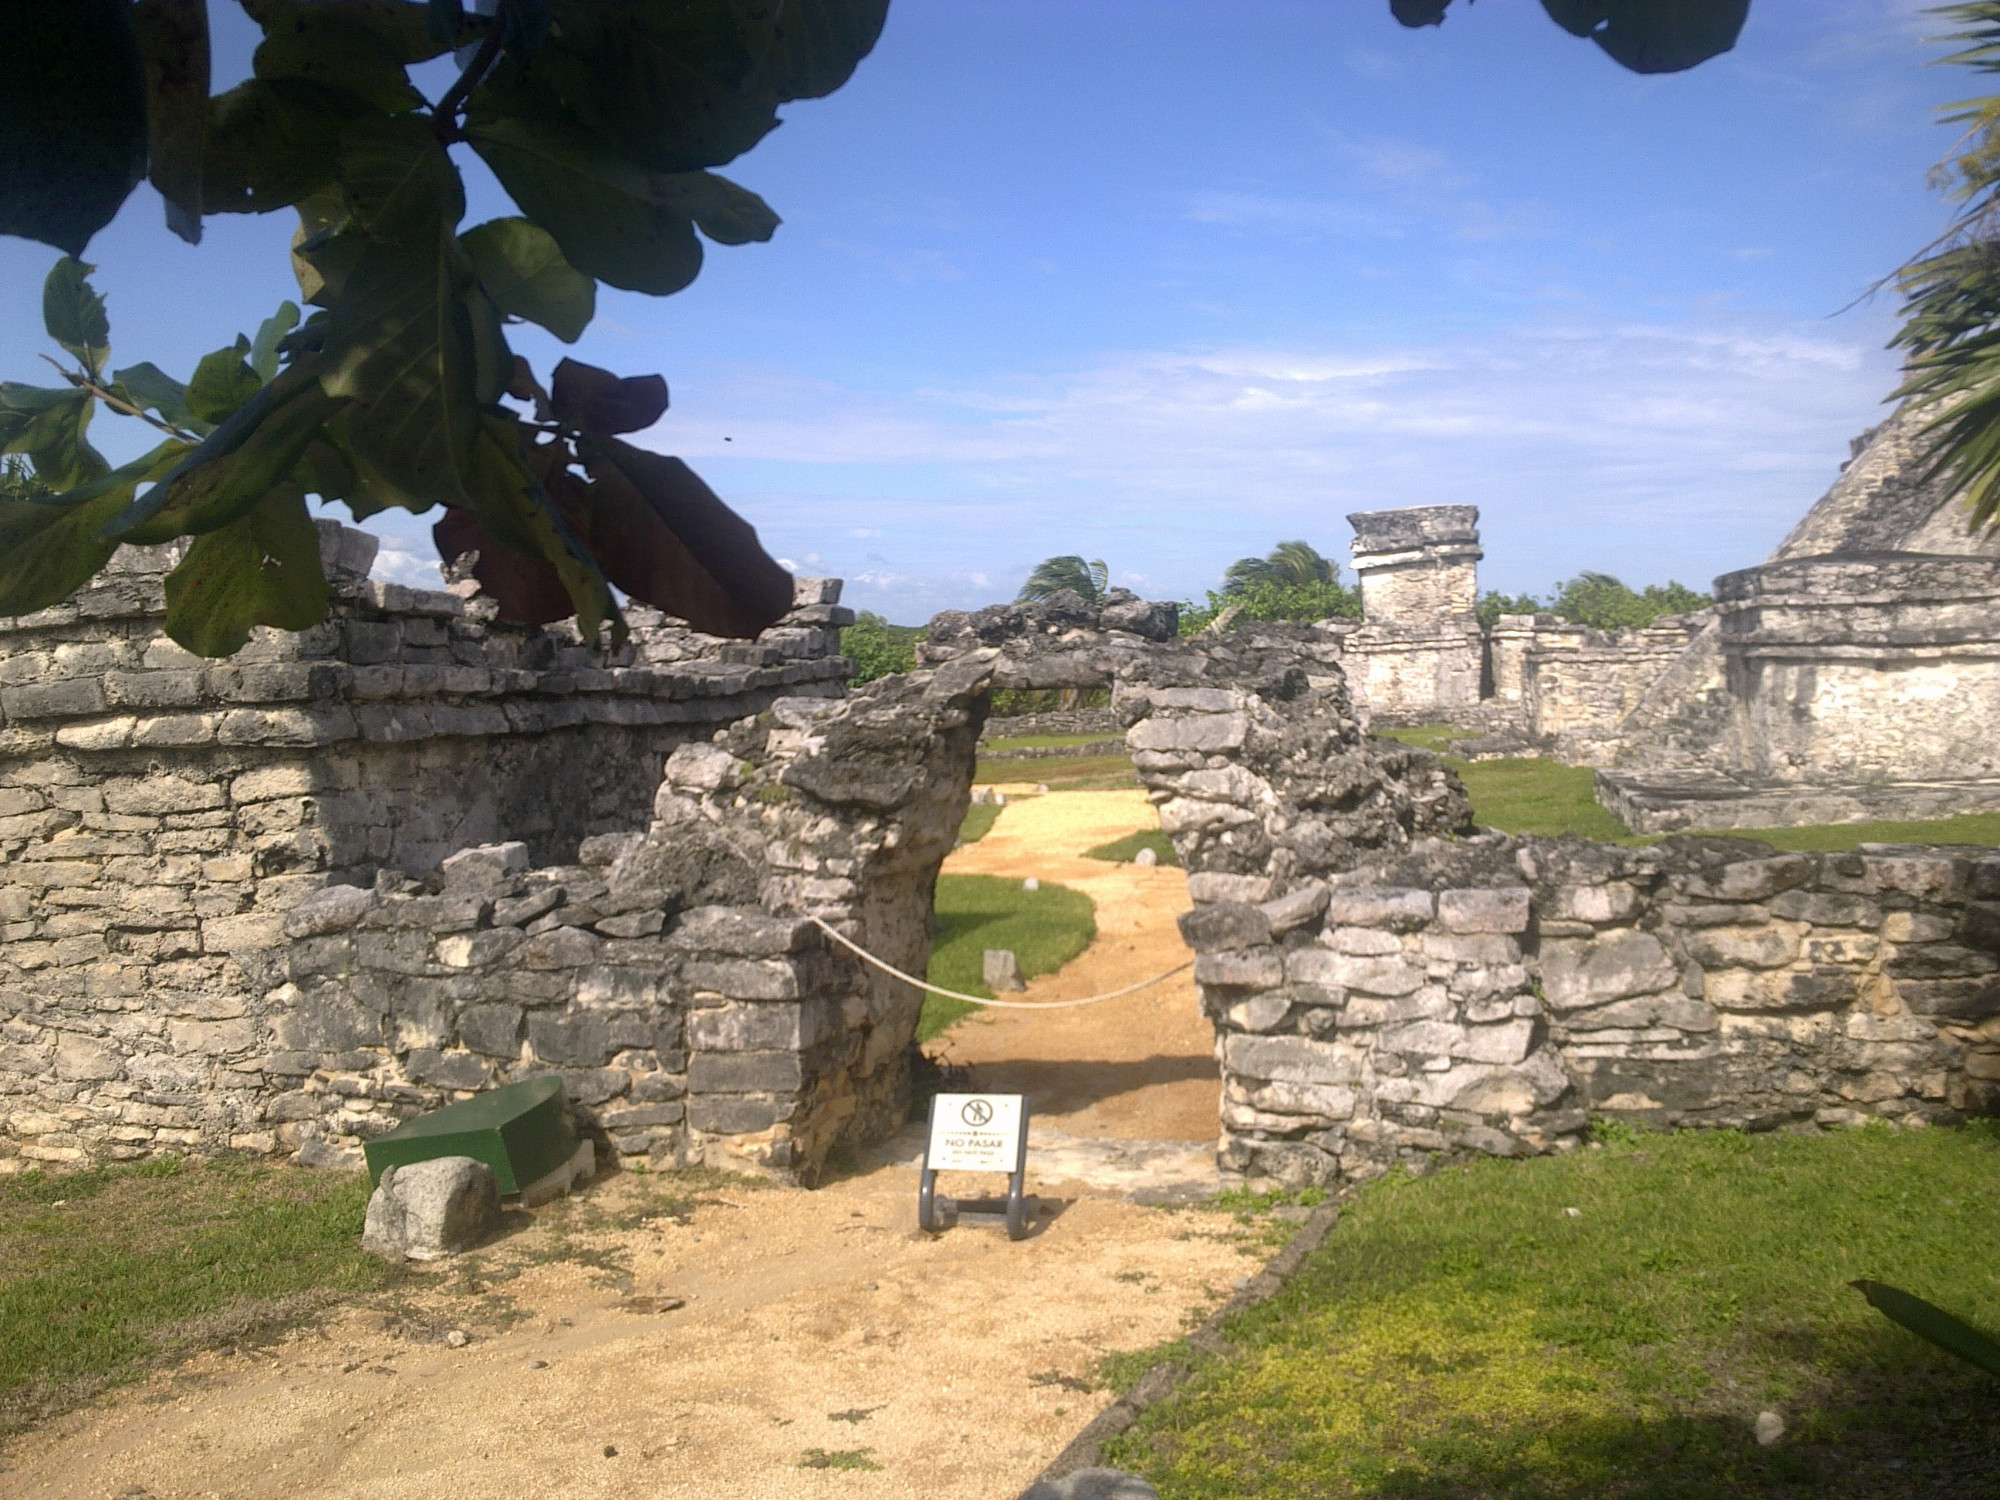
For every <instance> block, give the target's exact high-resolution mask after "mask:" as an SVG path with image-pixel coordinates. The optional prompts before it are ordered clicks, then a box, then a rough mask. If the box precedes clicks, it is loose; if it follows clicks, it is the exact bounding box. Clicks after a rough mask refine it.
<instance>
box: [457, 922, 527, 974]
mask: <svg viewBox="0 0 2000 1500" xmlns="http://www.w3.org/2000/svg"><path fill="white" fill-rule="evenodd" d="M525 941H527V940H526V939H525V938H524V937H523V936H522V935H521V932H520V929H519V928H515V927H489V928H488V929H487V930H486V931H484V932H458V933H453V934H451V935H450V936H448V937H441V938H439V939H438V944H437V956H438V962H439V963H441V964H443V965H444V966H445V967H446V968H448V969H484V968H486V967H488V966H489V965H492V964H495V963H498V962H499V961H500V960H501V959H503V958H505V957H506V956H507V955H508V954H509V953H512V952H513V951H514V950H515V949H516V948H518V947H520V946H521V944H522V943H523V942H525Z"/></svg>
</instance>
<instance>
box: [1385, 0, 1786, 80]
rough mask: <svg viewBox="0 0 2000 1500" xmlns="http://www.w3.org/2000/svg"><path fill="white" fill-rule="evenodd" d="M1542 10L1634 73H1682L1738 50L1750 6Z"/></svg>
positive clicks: (1557, 3) (1608, 5)
mask: <svg viewBox="0 0 2000 1500" xmlns="http://www.w3.org/2000/svg"><path fill="white" fill-rule="evenodd" d="M1542 9H1543V10H1545V11H1547V12H1548V13H1549V19H1550V20H1552V21H1554V22H1555V23H1556V25H1558V26H1560V27H1562V28H1563V30H1565V31H1567V32H1569V33H1570V34H1571V35H1573V36H1587V37H1589V38H1590V39H1591V40H1592V41H1594V42H1596V43H1597V45H1598V46H1600V47H1602V48H1603V49H1604V50H1605V52H1606V53H1607V54H1608V55H1609V56H1610V57H1611V58H1612V59H1613V60H1614V61H1616V62H1617V63H1619V64H1620V65H1622V66H1624V67H1627V68H1630V69H1631V70H1632V71H1633V72H1634V73H1679V72H1682V71H1683V70H1685V69H1687V68H1692V67H1694V66H1695V65H1696V64H1697V63H1704V62H1707V61H1708V60H1709V59H1710V58H1711V57H1715V56H1717V55H1719V54H1721V53H1724V52H1727V51H1728V50H1729V49H1730V48H1731V47H1734V46H1735V45H1736V38H1737V35H1738V34H1739V33H1740V32H1741V31H1742V30H1743V22H1744V19H1745V18H1746V17H1747V16H1748V15H1749V14H1750V0H1542ZM1406 24H1407V23H1406Z"/></svg>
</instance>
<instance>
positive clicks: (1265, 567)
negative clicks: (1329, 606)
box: [1222, 542, 1340, 598]
mask: <svg viewBox="0 0 2000 1500" xmlns="http://www.w3.org/2000/svg"><path fill="white" fill-rule="evenodd" d="M1339 581H1340V565H1339V564H1338V563H1336V562H1334V561H1333V560H1332V559H1331V558H1327V557H1322V556H1320V554H1319V552H1318V551H1317V549H1315V548H1314V547H1313V546H1312V545H1311V544H1310V543H1308V542H1280V543H1278V545H1277V546H1275V547H1273V548H1272V549H1271V550H1270V552H1269V553H1268V554H1267V555H1265V556H1263V557H1239V558H1237V559H1236V561H1235V562H1233V563H1231V564H1230V565H1229V567H1228V570H1227V571H1226V572H1224V573H1223V575H1222V592H1223V593H1224V594H1227V595H1229V596H1230V597H1232V598H1233V597H1235V596H1236V595H1238V594H1241V593H1243V592H1244V591H1245V590H1247V589H1250V588H1252V587H1254V586H1256V585H1258V584H1270V585H1276V586H1277V587H1280V588H1310V587H1312V586H1313V585H1315V584H1325V583H1337V582H1339Z"/></svg>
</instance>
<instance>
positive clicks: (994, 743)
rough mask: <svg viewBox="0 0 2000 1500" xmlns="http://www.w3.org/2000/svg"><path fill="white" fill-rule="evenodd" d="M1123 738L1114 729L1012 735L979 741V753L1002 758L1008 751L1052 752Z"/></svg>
mask: <svg viewBox="0 0 2000 1500" xmlns="http://www.w3.org/2000/svg"><path fill="white" fill-rule="evenodd" d="M1123 738H1124V736H1123V735H1122V734H1120V733H1119V732H1118V731H1117V730H1115V729H1107V730H1105V731H1104V733H1102V734H1012V735H1003V736H1002V737H1001V738H999V739H997V740H981V741H980V742H979V753H980V754H981V755H1001V756H1004V755H1005V754H1006V753H1007V752H1008V751H1009V750H1054V749H1057V748H1059V747H1062V746H1067V745H1101V744H1103V743H1104V742H1105V741H1106V740H1117V739H1123ZM1050 758H1051V759H1053V758H1054V757H1050Z"/></svg>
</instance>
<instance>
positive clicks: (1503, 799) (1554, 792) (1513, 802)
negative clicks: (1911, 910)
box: [1382, 726, 2000, 853]
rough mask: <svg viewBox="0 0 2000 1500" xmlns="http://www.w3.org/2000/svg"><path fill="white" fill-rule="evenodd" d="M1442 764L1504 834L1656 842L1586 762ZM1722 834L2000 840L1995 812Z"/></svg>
mask: <svg viewBox="0 0 2000 1500" xmlns="http://www.w3.org/2000/svg"><path fill="white" fill-rule="evenodd" d="M1466 733H1467V731H1465V730H1460V729H1450V728H1441V727H1437V726H1429V727H1425V728H1419V729H1388V730H1384V731H1382V735H1383V737H1384V738H1385V739H1393V740H1398V741H1401V742H1402V743H1403V744H1406V745H1414V746H1416V747H1417V748H1419V749H1422V750H1435V751H1438V752H1440V753H1442V751H1443V750H1444V746H1445V742H1446V741H1448V740H1452V739H1462V738H1464V737H1465V735H1466ZM1444 763H1445V764H1446V765H1448V766H1450V767H1451V769H1452V770H1453V771H1455V772H1457V773H1458V778H1459V780H1460V781H1463V782H1464V783H1465V790H1466V792H1467V793H1468V794H1469V795H1470V796H1471V798H1472V815H1473V817H1474V818H1475V819H1476V820H1477V821H1478V822H1479V824H1480V826H1481V827H1484V828H1497V829H1499V830H1500V831H1501V832H1503V833H1514V834H1531V833H1539V834H1558V833H1579V834H1582V835H1583V836H1584V837H1585V838H1593V839H1602V840H1604V841H1606V842H1607V843H1616V844H1651V843H1657V842H1658V841H1659V838H1660V837H1661V835H1657V834H1650V835H1635V834H1633V833H1632V832H1631V831H1630V830H1629V829H1627V828H1626V827H1625V825H1624V824H1623V823H1621V822H1619V821H1618V819H1617V818H1615V817H1613V816H1612V815H1611V813H1610V812H1609V811H1608V810H1606V809H1605V808H1604V807H1603V806H1601V805H1600V804H1599V803H1598V801H1597V797H1596V794H1595V790H1594V788H1595V786H1596V774H1597V773H1596V772H1595V771H1593V770H1591V769H1590V768H1589V767H1588V766H1566V765H1563V764H1562V763H1561V762H1560V761H1555V760H1537V759H1524V760H1476V761H1465V760H1459V759H1458V758H1456V757H1455V756H1449V755H1447V756H1445V757H1444ZM1717 836H1718V837H1724V838H1740V839H1761V840H1762V841H1763V842H1765V843H1767V844H1774V845H1776V846H1777V847H1778V848H1780V849H1800V850H1808V851H1812V852H1815V853H1819V852H1830V851H1839V850H1844V849H1853V848H1857V847H1858V846H1860V845H1862V844H1977V845H1986V846H1991V845H1996V844H2000V813H1968V814H1966V815H1964V816H1962V817H1956V818H1937V819H1933V820H1929V821H1925V822H1908V823H1891V822H1871V823H1823V824H1818V825H1816V826H1813V827H1809V828H1732V829H1729V830H1727V831H1726V832H1723V833H1721V834H1718V835H1717Z"/></svg>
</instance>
